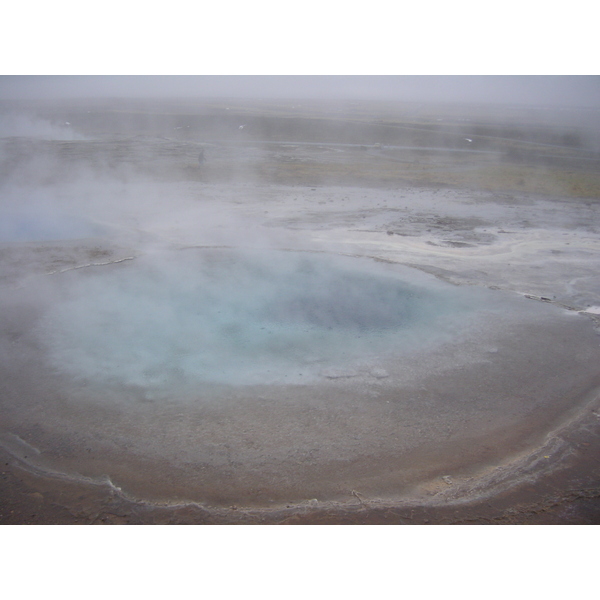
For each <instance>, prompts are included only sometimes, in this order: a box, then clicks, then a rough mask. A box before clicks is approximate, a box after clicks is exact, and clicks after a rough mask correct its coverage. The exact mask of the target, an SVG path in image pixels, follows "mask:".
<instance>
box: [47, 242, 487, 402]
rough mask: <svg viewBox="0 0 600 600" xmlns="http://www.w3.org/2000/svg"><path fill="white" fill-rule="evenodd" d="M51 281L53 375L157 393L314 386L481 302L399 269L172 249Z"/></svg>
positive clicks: (410, 342)
mask: <svg viewBox="0 0 600 600" xmlns="http://www.w3.org/2000/svg"><path fill="white" fill-rule="evenodd" d="M52 283H53V284H56V289H55V293H56V294H58V301H57V302H55V303H54V305H53V306H52V307H51V308H50V309H49V310H48V312H47V313H46V315H45V317H44V318H43V320H42V322H41V324H40V332H42V335H43V339H44V344H45V346H46V347H47V349H48V355H49V357H50V360H51V361H52V363H53V365H54V366H55V368H57V369H58V370H62V371H64V372H65V373H67V374H68V375H70V376H72V377H74V378H76V379H79V380H85V381H87V382H88V383H90V384H96V385H106V384H111V383H112V384H120V385H133V386H140V387H143V388H144V389H146V390H147V391H148V392H149V393H152V394H155V395H156V394H162V395H164V394H167V395H172V394H173V393H175V391H176V390H177V389H181V388H186V387H189V386H197V385H199V384H202V383H218V384H233V385H251V384H265V383H278V384H282V383H296V384H299V383H308V382H309V381H314V380H315V379H318V378H319V377H321V376H322V375H323V373H327V372H329V373H331V369H344V368H351V367H352V365H354V364H355V363H357V361H364V360H365V359H372V358H373V357H377V356H380V355H381V354H389V353H390V352H410V351H414V350H416V349H419V348H422V347H424V346H425V345H431V344H432V343H435V342H436V341H438V342H439V341H442V340H443V339H447V338H448V337H449V336H451V335H453V333H456V329H457V327H458V326H459V322H460V320H461V318H466V317H467V315H468V314H469V313H471V312H473V310H474V309H475V306H476V305H477V304H478V302H480V301H481V300H480V296H481V293H479V294H473V293H472V291H471V293H469V290H463V289H457V288H453V287H452V286H450V285H444V284H440V283H439V282H436V281H433V278H431V277H425V276H423V275H422V274H420V273H418V272H416V271H414V270H413V269H407V268H402V267H400V266H398V265H389V264H382V263H375V262H374V261H372V260H368V259H355V258H347V257H340V256H331V255H329V256H327V255H321V254H314V253H293V252H280V251H260V250H254V251H244V252H240V251H235V250H223V249H218V250H216V249H190V250H185V251H175V252H168V253H163V254H159V255H151V256H146V257H142V258H140V259H137V260H135V261H130V262H128V263H123V264H120V265H113V266H111V267H110V268H105V269H104V270H99V269H96V270H90V269H88V270H87V271H85V272H84V271H83V270H78V271H73V272H69V273H62V274H60V275H59V276H58V277H55V278H54V280H53V282H52ZM328 369H329V371H327V370H328Z"/></svg>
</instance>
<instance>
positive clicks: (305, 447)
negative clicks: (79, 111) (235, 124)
mask: <svg viewBox="0 0 600 600" xmlns="http://www.w3.org/2000/svg"><path fill="white" fill-rule="evenodd" d="M1 301H2V309H3V312H4V314H5V315H6V316H7V319H6V320H5V326H4V329H3V331H2V338H1V347H0V350H1V352H2V371H3V372H2V377H1V381H2V383H1V384H0V385H1V386H2V390H1V391H2V399H3V400H2V402H3V407H2V411H3V415H4V418H3V426H2V432H1V435H2V443H3V445H4V446H5V447H6V448H8V449H9V450H10V451H11V452H12V453H13V455H15V456H18V457H19V458H20V460H21V461H22V462H23V464H25V465H28V468H30V469H31V470H33V471H35V472H37V473H45V474H49V475H52V476H55V477H64V478H67V479H72V480H77V479H80V480H82V481H89V482H96V483H97V482H110V483H111V484H112V485H114V486H115V487H118V488H119V489H120V490H121V491H122V493H124V494H127V495H129V496H130V497H132V498H137V499H144V500H152V501H161V502H180V501H182V500H190V501H196V502H200V503H203V504H205V505H207V506H220V505H228V504H231V503H237V504H238V505H255V506H259V505H277V504H281V503H302V502H306V501H307V500H310V499H318V500H319V501H322V500H337V499H342V500H343V499H347V498H349V497H351V494H353V493H354V492H355V491H356V490H359V491H360V493H361V494H363V495H365V496H370V497H400V496H402V495H403V494H407V493H410V492H412V491H415V490H418V489H419V485H422V484H423V482H426V481H428V480H432V478H438V479H439V478H440V477H442V476H446V475H449V474H450V475H452V476H453V477H456V478H460V477H470V476H476V475H477V474H479V473H481V472H484V471H485V469H487V468H489V467H490V466H493V465H496V464H499V463H500V462H501V461H502V460H504V459H505V458H506V457H507V456H509V455H510V456H514V455H515V454H518V453H519V452H525V451H526V450H527V448H529V447H531V445H533V444H536V443H539V441H540V439H541V437H543V432H544V431H546V430H547V427H549V426H550V425H551V424H552V423H553V422H555V421H557V420H559V419H560V418H561V415H563V414H564V413H565V412H566V411H568V410H569V409H570V408H572V406H573V405H574V404H575V403H576V402H577V401H578V399H579V398H580V397H581V396H582V395H583V394H585V392H586V391H587V389H588V387H589V385H590V378H589V373H590V372H592V371H593V370H594V369H593V365H595V364H597V362H598V360H599V359H600V353H599V351H598V344H597V342H596V340H595V334H594V333H593V331H592V330H591V328H590V327H589V326H588V324H587V323H586V322H585V319H583V318H582V317H580V316H579V315H577V314H573V313H572V312H569V311H567V310H563V309H561V308H558V307H556V306H551V305H544V304H542V303H536V302H531V301H530V300H527V299H525V298H523V297H521V296H518V295H515V294H509V293H505V292H500V291H498V290H489V289H485V288H480V287H474V286H461V287H458V286H453V285H451V284H448V283H445V282H443V281H440V280H438V279H435V278H434V277H432V276H430V275H427V274H424V273H422V272H420V271H418V270H416V269H412V268H409V267H405V266H402V265H399V264H393V263H385V262H382V261H376V260H373V259H371V258H367V257H350V256H339V255H334V254H328V253H322V252H321V253H320V252H308V251H307V252H299V251H297V252H291V251H281V250H273V249H271V250H267V249H263V250H259V249H255V250H249V249H245V250H236V249H228V248H188V249H180V250H169V251H167V250H165V251H158V250H157V251H155V252H148V253H146V254H145V255H143V256H139V257H137V258H132V259H128V260H122V261H120V262H115V263H112V264H104V265H97V266H88V267H86V268H77V269H71V270H64V271H63V272H56V273H54V274H50V275H39V276H32V277H30V278H29V279H27V280H25V281H24V282H22V283H21V284H20V285H19V286H17V287H15V288H13V289H11V290H10V291H7V292H5V293H4V294H3V297H2V299H1Z"/></svg>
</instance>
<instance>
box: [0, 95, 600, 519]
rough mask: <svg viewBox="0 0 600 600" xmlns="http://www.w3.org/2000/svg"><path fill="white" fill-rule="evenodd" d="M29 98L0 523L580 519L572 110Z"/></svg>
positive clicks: (15, 235)
mask: <svg viewBox="0 0 600 600" xmlns="http://www.w3.org/2000/svg"><path fill="white" fill-rule="evenodd" d="M288 104H289V106H288ZM284 105H285V106H284ZM428 106H429V105H428ZM26 108H27V111H28V112H24V111H25V108H23V107H22V106H21V107H4V109H3V110H4V112H3V113H1V120H0V134H1V135H0V148H1V152H0V160H1V165H0V168H1V170H2V178H1V181H2V183H1V184H0V186H1V187H0V190H1V202H2V205H1V210H2V214H3V218H2V220H1V222H0V314H1V315H2V316H1V320H0V357H1V358H0V413H1V415H2V418H1V421H0V453H1V454H2V456H1V458H2V460H3V463H4V465H5V466H4V468H3V469H4V475H5V484H4V487H3V490H4V491H3V492H2V494H3V503H4V505H5V506H7V507H9V509H10V510H4V513H3V516H2V519H3V520H2V522H6V523H9V522H21V523H24V522H35V523H91V522H107V523H404V522H412V523H426V522H427V523H463V522H479V523H488V522H504V523H510V522H514V523H538V522H539V523H563V522H573V523H590V522H596V521H597V520H598V516H599V515H600V502H599V501H598V494H596V493H595V492H594V491H593V490H597V489H598V485H599V479H598V478H599V467H598V464H597V461H595V460H594V459H593V457H594V456H597V452H598V450H599V449H600V448H599V446H600V442H598V440H599V439H600V438H599V437H598V435H597V434H598V429H599V426H600V421H599V415H600V407H599V402H600V387H599V386H600V336H599V335H598V333H599V323H600V280H599V279H598V275H597V274H598V273H599V272H600V236H599V231H600V229H599V228H600V217H599V214H600V213H599V211H598V192H599V190H600V177H599V176H598V165H599V164H600V154H598V147H599V146H598V145H597V142H598V139H597V138H594V137H593V136H594V134H593V133H590V131H592V130H593V128H591V129H590V128H588V130H587V133H586V134H585V135H584V133H579V134H578V137H577V136H575V134H574V133H573V132H575V131H577V132H582V131H583V129H582V128H581V123H580V121H578V120H577V119H579V117H578V113H577V112H576V111H573V113H572V114H571V113H569V114H570V115H571V117H569V118H572V119H574V120H575V121H577V122H570V121H568V119H567V117H568V115H566V116H565V114H564V113H561V116H560V118H559V116H555V115H554V114H553V113H552V114H551V113H550V112H549V111H548V110H546V111H541V110H540V111H536V109H535V108H529V109H528V111H525V112H527V114H526V115H524V113H523V114H521V113H520V112H519V111H518V110H517V109H514V110H513V111H512V112H510V114H509V113H507V112H506V111H505V110H504V109H502V108H498V107H493V106H486V107H479V108H477V107H473V106H470V107H467V106H455V105H452V106H445V105H439V106H438V105H431V106H429V108H427V109H424V108H421V109H419V111H417V112H416V113H415V110H416V109H415V106H414V105H412V104H410V103H389V104H385V105H383V104H378V105H377V106H374V105H369V104H364V105H363V104H360V103H358V104H353V105H352V106H350V105H346V104H343V105H342V106H341V107H332V106H331V105H330V104H324V103H317V102H310V103H309V102H306V103H303V104H302V105H297V104H296V103H294V102H288V103H287V104H286V103H285V102H283V103H282V102H278V103H275V102H273V103H269V102H267V101H263V102H255V103H250V101H248V102H246V103H245V104H244V102H242V101H238V102H237V103H220V102H210V103H207V102H201V101H192V100H189V101H186V102H184V101H181V102H177V103H173V104H172V105H169V104H168V102H167V101H164V102H162V103H160V102H158V101H157V102H156V103H153V104H152V103H151V104H149V105H148V106H146V108H145V110H146V112H145V113H143V114H142V112H140V111H139V110H138V109H137V108H136V106H134V105H133V104H127V103H126V102H125V103H124V104H118V103H117V101H116V100H111V101H108V100H106V101H100V100H98V101H96V102H95V103H93V105H92V104H89V105H88V104H86V103H85V102H84V101H77V102H73V103H71V104H67V105H64V104H61V105H60V106H59V105H58V104H57V105H52V104H50V103H41V102H40V103H35V104H34V103H32V104H31V106H29V107H26ZM334 108H335V110H334ZM17 109H18V110H17ZM466 116H468V119H466ZM579 116H581V115H579ZM525 117H527V118H525ZM582 118H583V117H582ZM65 123H68V126H67V125H65ZM409 124H410V127H409ZM9 125H10V127H9ZM242 126H243V127H242ZM484 129H485V135H484V134H483V133H482V132H483V130H484ZM567 134H569V135H570V137H568V135H567ZM199 157H200V158H199ZM11 511H12V512H11ZM406 515H410V519H409V518H408V517H407V516H406Z"/></svg>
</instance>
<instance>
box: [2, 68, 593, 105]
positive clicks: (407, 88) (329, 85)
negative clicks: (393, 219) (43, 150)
mask: <svg viewBox="0 0 600 600" xmlns="http://www.w3.org/2000/svg"><path fill="white" fill-rule="evenodd" d="M86 97H114V98H119V97H122V98H134V97H135V98H145V97H156V98H161V97H166V98H169V97H198V98H215V97H222V98H274V99H276V98H317V99H318V98H324V99H338V98H342V99H343V98H347V99H381V100H399V101H418V102H477V103H492V104H496V103H498V104H524V105H551V106H579V107H600V77H599V76H575V75H573V76H496V75H494V76H478V75H467V76H452V75H443V76H432V75H423V76H413V75H409V76H388V75H383V76H378V75H364V76H363V75H354V76H330V75H317V76H299V75H289V76H286V75H282V76H273V75H264V76H254V75H240V76H231V75H226V76H216V75H199V76H176V75H171V76H169V75H166V76H129V75H115V76H96V75H91V76H74V75H65V76H53V75H48V76H37V75H22V76H0V99H44V98H48V99H56V98H86Z"/></svg>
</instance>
